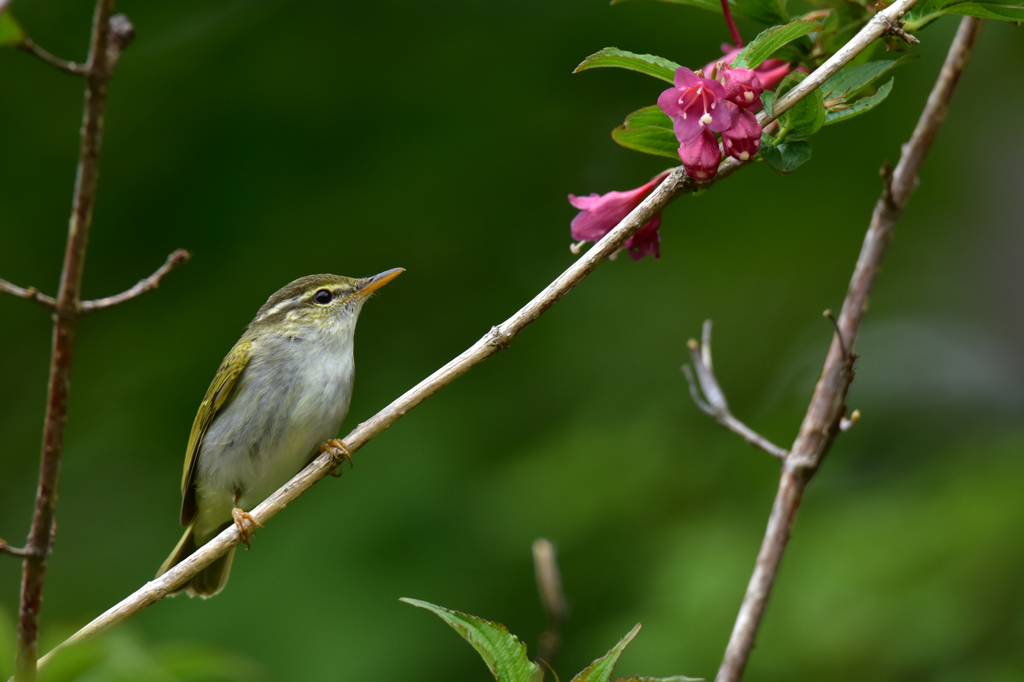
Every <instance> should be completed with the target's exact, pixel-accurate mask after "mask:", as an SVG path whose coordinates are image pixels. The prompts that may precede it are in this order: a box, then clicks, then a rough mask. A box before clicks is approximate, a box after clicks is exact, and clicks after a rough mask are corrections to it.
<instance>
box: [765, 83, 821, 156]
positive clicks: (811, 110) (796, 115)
mask: <svg viewBox="0 0 1024 682" xmlns="http://www.w3.org/2000/svg"><path fill="white" fill-rule="evenodd" d="M805 78H807V74H806V73H803V72H801V71H794V72H793V73H791V74H789V75H788V76H786V77H785V78H783V79H782V82H781V83H779V87H778V88H776V89H775V99H776V101H778V99H779V98H780V97H782V96H783V95H785V94H786V93H787V92H789V91H790V90H792V89H793V88H794V87H796V85H797V83H799V82H801V81H802V80H803V79H805ZM823 125H825V103H824V100H823V99H822V96H821V90H820V89H818V90H814V91H813V92H811V94H809V95H807V96H806V97H804V98H803V99H802V100H800V101H799V102H797V103H796V104H794V105H793V108H792V109H790V110H789V111H787V112H786V113H784V114H782V116H780V117H779V128H780V131H785V136H786V139H788V140H790V141H796V140H806V139H807V138H808V137H810V136H811V135H813V134H814V133H816V132H818V130H819V129H820V128H821V126H823ZM779 135H783V133H782V132H780V133H779Z"/></svg>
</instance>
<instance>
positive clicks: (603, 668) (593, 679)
mask: <svg viewBox="0 0 1024 682" xmlns="http://www.w3.org/2000/svg"><path fill="white" fill-rule="evenodd" d="M638 632H640V623H637V624H636V625H634V626H633V629H632V630H630V631H629V632H627V633H626V636H625V637H623V638H622V639H620V640H619V643H618V644H616V645H615V646H613V647H612V648H611V650H609V651H608V653H606V654H605V655H604V656H602V657H601V658H599V659H597V660H596V661H594V662H593V663H591V664H590V665H588V666H587V667H586V668H584V669H583V671H582V672H580V673H579V674H578V675H576V677H574V678H572V682H608V678H609V677H611V676H612V668H614V667H615V663H616V662H617V661H618V660H619V656H621V655H622V650H623V649H625V648H626V645H627V644H629V643H630V642H632V641H633V638H634V637H636V633H638Z"/></svg>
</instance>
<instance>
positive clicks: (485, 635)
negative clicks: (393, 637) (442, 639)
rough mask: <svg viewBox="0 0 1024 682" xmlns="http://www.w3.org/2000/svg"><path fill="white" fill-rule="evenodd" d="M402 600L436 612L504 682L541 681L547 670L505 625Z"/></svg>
mask: <svg viewBox="0 0 1024 682" xmlns="http://www.w3.org/2000/svg"><path fill="white" fill-rule="evenodd" d="M399 601H403V602H405V603H406V604H412V605H413V606H417V607H419V608H421V609H427V610H428V611H433V612H434V613H435V614H437V615H438V616H440V617H441V619H442V620H443V621H445V622H446V623H448V625H451V626H452V628H454V630H455V631H456V632H458V633H459V634H460V635H462V637H463V639H465V640H466V641H467V642H469V643H470V644H471V645H472V646H473V648H474V649H476V650H477V653H479V654H480V656H481V658H483V659H484V663H486V664H487V667H488V668H490V670H491V674H492V675H494V679H496V680H499V681H500V682H540V680H541V679H542V678H543V675H544V672H543V671H542V670H541V668H540V666H538V665H537V664H536V663H531V662H530V659H528V658H527V657H526V645H525V644H523V643H522V642H521V641H519V639H518V638H517V637H516V636H515V635H513V634H512V633H510V632H509V631H508V628H506V627H505V626H504V625H501V624H500V623H492V622H490V621H487V620H484V619H483V618H477V617H476V616H471V615H469V614H466V613H459V612H458V611H452V610H451V609H446V608H444V607H443V606H435V605H434V604H431V603H429V602H425V601H420V600H419V599H408V598H405V597H403V598H402V599H400V600H399Z"/></svg>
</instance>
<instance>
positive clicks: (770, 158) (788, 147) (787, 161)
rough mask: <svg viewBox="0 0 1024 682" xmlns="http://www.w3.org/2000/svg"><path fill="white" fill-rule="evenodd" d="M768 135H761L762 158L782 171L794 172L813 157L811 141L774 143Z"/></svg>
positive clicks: (775, 168)
mask: <svg viewBox="0 0 1024 682" xmlns="http://www.w3.org/2000/svg"><path fill="white" fill-rule="evenodd" d="M772 142H773V140H772V139H771V138H770V137H769V136H768V135H762V136H761V152H760V154H761V158H762V159H764V162H765V163H767V164H768V165H769V166H771V167H772V168H773V169H774V170H777V171H778V172H780V173H783V174H785V173H792V172H793V171H795V170H796V169H797V168H799V167H800V166H802V165H803V164H805V163H807V162H808V161H809V160H810V159H811V143H810V142H805V141H798V142H783V143H781V144H778V145H773V144H772Z"/></svg>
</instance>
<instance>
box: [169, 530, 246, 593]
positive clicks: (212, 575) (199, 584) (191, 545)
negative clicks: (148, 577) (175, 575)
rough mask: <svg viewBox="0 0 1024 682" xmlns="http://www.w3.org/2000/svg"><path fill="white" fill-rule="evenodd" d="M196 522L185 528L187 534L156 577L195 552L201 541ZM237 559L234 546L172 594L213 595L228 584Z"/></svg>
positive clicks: (182, 537)
mask: <svg viewBox="0 0 1024 682" xmlns="http://www.w3.org/2000/svg"><path fill="white" fill-rule="evenodd" d="M195 526H196V523H195V521H193V522H192V523H190V524H189V525H188V528H186V529H185V534H184V535H182V536H181V540H178V544H177V545H176V546H175V547H174V551H173V552H171V555H170V556H169V557H167V560H166V561H164V563H163V565H162V566H161V567H160V570H159V571H157V572H156V577H157V578H159V577H160V576H162V575H163V574H164V573H166V572H167V571H169V570H171V569H172V568H174V567H175V566H177V565H178V564H180V563H181V562H182V561H184V560H185V559H187V558H188V557H189V556H190V555H191V554H192V553H193V552H195V551H196V550H197V549H198V548H199V546H200V544H201V543H197V542H196V535H195ZM234 559H235V548H234V547H232V548H231V549H230V550H228V553H227V554H225V555H224V556H222V557H220V558H219V559H217V560H216V561H214V562H213V563H212V564H210V565H209V566H207V567H206V568H204V569H203V570H201V571H199V573H196V574H195V575H194V576H192V579H191V580H189V581H188V582H187V583H185V584H184V585H182V586H180V587H179V588H178V589H176V590H175V591H174V592H172V593H171V594H172V595H175V594H181V593H182V592H186V593H188V596H190V597H196V596H198V597H203V598H204V599H205V598H206V597H212V596H213V595H215V594H217V593H218V592H220V591H221V590H223V589H224V586H225V585H227V584H228V577H229V576H230V575H231V563H232V562H233V561H234Z"/></svg>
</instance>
